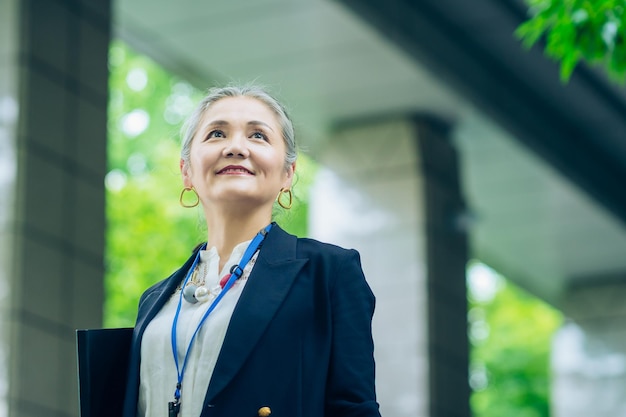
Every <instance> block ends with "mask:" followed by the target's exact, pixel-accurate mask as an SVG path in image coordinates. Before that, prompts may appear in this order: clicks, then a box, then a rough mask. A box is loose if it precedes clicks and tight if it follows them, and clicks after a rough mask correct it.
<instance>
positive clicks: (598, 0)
mask: <svg viewBox="0 0 626 417" xmlns="http://www.w3.org/2000/svg"><path fill="white" fill-rule="evenodd" d="M527 3H528V5H529V7H530V15H531V18H530V19H529V20H528V21H526V22H524V23H523V24H522V25H520V26H519V28H518V29H517V31H516V34H517V36H519V37H520V38H521V39H522V40H523V43H524V45H526V46H527V47H531V46H532V45H534V44H535V43H536V42H537V41H538V40H539V39H541V38H542V37H544V36H545V52H546V54H547V55H548V56H549V57H551V58H554V59H555V60H557V61H558V62H560V66H561V79H562V81H564V82H566V81H568V80H569V78H570V77H571V75H572V72H573V71H574V68H575V67H576V65H577V64H578V63H579V62H580V61H581V60H582V61H586V62H588V63H589V64H592V65H600V66H602V67H603V68H605V69H606V70H607V72H608V74H609V75H610V76H611V77H612V78H613V79H614V80H616V81H619V82H623V81H624V78H625V77H626V0H527Z"/></svg>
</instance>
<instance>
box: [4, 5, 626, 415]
mask: <svg viewBox="0 0 626 417" xmlns="http://www.w3.org/2000/svg"><path fill="white" fill-rule="evenodd" d="M579 3H580V4H579ZM621 3H622V2H621V1H613V2H611V1H607V2H605V3H603V6H602V8H597V9H596V8H594V6H593V5H592V4H591V3H588V2H587V3H586V2H578V3H577V2H567V1H562V2H559V1H543V2H542V1H531V2H529V4H525V3H523V2H521V1H517V0H476V1H473V2H470V3H465V2H461V1H458V0H457V1H453V0H439V1H437V0H422V1H417V2H416V1H411V0H391V1H389V0H387V1H383V0H362V1H357V0H337V1H331V0H309V1H303V0H255V1H244V0H237V1H213V2H203V1H197V0H182V1H178V2H176V3H174V2H168V1H164V0H151V1H147V0H113V1H99V2H97V3H96V2H90V1H87V0H48V1H45V0H24V1H19V0H2V2H1V3H0V22H1V23H0V28H1V29H0V56H1V57H2V58H1V61H0V64H1V65H0V191H1V194H0V195H2V198H1V199H0V226H1V227H0V309H1V311H2V312H1V316H0V416H44V415H45V416H51V415H53V416H77V415H78V402H77V401H78V400H77V383H76V354H75V335H74V332H75V329H79V328H99V327H130V326H132V325H133V324H134V319H135V314H136V308H137V302H138V299H139V296H140V295H141V293H142V292H143V290H144V289H145V288H147V287H148V286H149V285H151V284H153V283H155V282H157V281H159V280H161V279H163V278H165V277H167V276H168V275H169V274H170V273H171V272H172V271H173V270H175V269H177V268H178V266H179V265H180V264H181V263H182V262H183V261H184V260H185V259H186V258H187V257H188V254H189V253H190V251H191V249H192V248H193V247H194V246H195V245H196V244H197V243H199V242H200V241H202V240H203V239H204V238H205V236H206V230H205V229H204V225H203V224H202V220H201V217H202V215H201V213H200V212H199V211H197V210H196V209H183V208H181V207H180V206H179V204H178V196H179V194H180V190H181V188H182V184H181V181H180V174H179V168H178V163H179V142H180V137H179V130H180V126H181V123H182V122H183V120H184V119H185V117H186V116H187V115H188V113H189V112H190V111H191V109H192V108H193V106H194V105H195V103H197V101H198V100H199V99H200V98H201V97H202V96H203V94H204V92H206V90H207V88H210V87H211V86H221V85H225V84H228V83H246V82H255V83H258V84H262V85H264V86H266V87H267V88H268V89H269V90H270V91H272V92H273V93H274V94H275V95H276V96H277V97H278V98H279V99H280V100H281V101H282V102H283V103H285V104H286V106H287V108H288V109H289V110H290V113H291V116H292V118H293V119H294V122H295V127H296V136H297V140H298V142H299V146H300V148H301V152H300V154H299V158H298V166H297V178H296V183H295V186H294V192H295V195H296V204H294V207H293V208H292V209H291V210H289V211H288V212H285V211H283V212H279V213H278V214H277V217H276V220H277V221H278V222H279V223H280V224H281V225H282V226H284V227H285V228H286V229H287V230H288V231H290V232H292V233H294V234H297V235H299V236H309V237H313V238H318V239H320V240H324V241H328V242H332V243H335V244H339V245H342V246H345V247H350V248H356V249H358V250H359V251H360V253H361V257H362V263H363V268H364V271H365V274H366V277H367V279H368V282H369V283H370V286H371V287H372V289H373V291H374V293H375V294H376V296H377V309H376V314H375V318H374V324H373V326H374V329H373V331H374V338H375V346H376V352H375V356H376V362H377V380H376V382H377V392H378V396H379V398H378V399H379V402H380V404H381V412H382V414H383V415H384V416H386V417H404V416H407V417H408V416H412V417H414V416H423V417H426V416H432V417H440V416H441V417H447V416H450V417H469V416H475V417H492V416H493V417H495V416H521V417H535V416H536V417H544V416H545V417H547V416H555V417H565V416H567V417H577V416H581V417H582V416H585V417H588V416H600V417H603V416H607V417H608V416H611V417H616V416H626V401H625V400H624V399H623V392H624V389H626V326H625V324H626V307H624V303H623V300H624V296H625V295H626V227H625V224H626V193H624V184H625V182H626V93H625V92H624V88H623V84H622V83H621V82H622V81H621V80H623V74H624V71H626V70H625V68H626V49H620V48H626V47H625V46H624V45H626V42H624V37H625V36H626V31H625V30H624V27H626V26H624V24H623V21H624V13H625V12H624V9H625V8H624V5H623V4H621ZM533 43H535V45H534V46H533V47H532V48H530V45H531V44H533ZM544 48H545V51H544ZM620 54H621V55H620ZM546 55H547V56H546Z"/></svg>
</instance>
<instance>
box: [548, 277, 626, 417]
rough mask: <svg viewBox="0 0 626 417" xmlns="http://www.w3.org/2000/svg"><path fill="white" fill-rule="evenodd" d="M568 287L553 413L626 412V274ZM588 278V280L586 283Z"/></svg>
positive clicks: (608, 415)
mask: <svg viewBox="0 0 626 417" xmlns="http://www.w3.org/2000/svg"><path fill="white" fill-rule="evenodd" d="M595 278H596V279H586V280H584V281H582V280H581V281H580V284H579V285H575V286H573V287H572V288H570V289H569V291H568V292H567V295H566V297H565V300H564V303H563V305H564V308H563V311H564V313H565V315H566V317H567V318H568V320H566V322H565V323H564V324H563V326H562V327H561V329H559V330H558V332H557V333H556V335H555V337H554V341H553V347H552V374H553V380H552V393H551V394H552V395H551V401H552V416H553V417H587V416H594V417H616V416H625V415H626V403H625V402H624V393H625V392H626V303H624V300H625V299H626V275H624V276H617V277H611V278H610V279H605V278H602V277H595ZM583 282H584V283H583Z"/></svg>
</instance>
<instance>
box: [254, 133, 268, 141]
mask: <svg viewBox="0 0 626 417" xmlns="http://www.w3.org/2000/svg"><path fill="white" fill-rule="evenodd" d="M251 137H252V138H254V139H261V140H267V136H265V134H263V133H261V132H254V133H253V134H252V136H251Z"/></svg>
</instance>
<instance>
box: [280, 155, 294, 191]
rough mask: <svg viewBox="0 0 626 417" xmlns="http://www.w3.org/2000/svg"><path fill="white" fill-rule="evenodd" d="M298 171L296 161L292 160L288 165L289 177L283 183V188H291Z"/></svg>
mask: <svg viewBox="0 0 626 417" xmlns="http://www.w3.org/2000/svg"><path fill="white" fill-rule="evenodd" d="M295 172H296V163H295V162H292V163H291V164H290V165H289V166H288V167H287V178H286V179H285V182H284V183H283V188H284V189H286V190H288V189H290V188H291V184H292V183H293V174H294V173H295Z"/></svg>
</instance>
